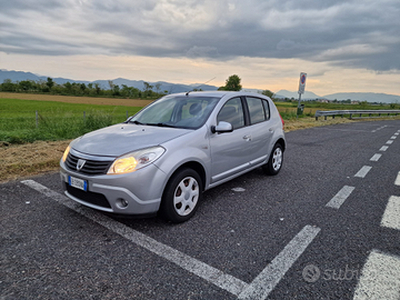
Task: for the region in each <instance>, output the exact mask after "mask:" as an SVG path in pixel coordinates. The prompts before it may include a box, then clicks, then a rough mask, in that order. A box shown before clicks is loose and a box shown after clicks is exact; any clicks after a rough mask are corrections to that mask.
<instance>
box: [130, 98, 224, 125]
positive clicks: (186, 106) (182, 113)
mask: <svg viewBox="0 0 400 300" xmlns="http://www.w3.org/2000/svg"><path fill="white" fill-rule="evenodd" d="M218 100H219V99H218V98H214V97H195V96H193V97H187V96H180V97H168V96H166V97H164V98H162V99H160V100H158V101H156V102H153V103H152V104H151V105H149V106H147V107H146V108H144V109H143V110H141V111H140V112H139V113H137V114H136V115H135V116H134V117H133V118H132V119H131V120H130V122H138V123H141V124H143V125H157V126H168V127H177V128H192V129H196V128H199V127H200V126H202V125H203V124H204V123H205V121H206V120H207V118H208V117H209V115H210V113H211V111H212V110H213V108H214V107H215V105H216V104H217V102H218Z"/></svg>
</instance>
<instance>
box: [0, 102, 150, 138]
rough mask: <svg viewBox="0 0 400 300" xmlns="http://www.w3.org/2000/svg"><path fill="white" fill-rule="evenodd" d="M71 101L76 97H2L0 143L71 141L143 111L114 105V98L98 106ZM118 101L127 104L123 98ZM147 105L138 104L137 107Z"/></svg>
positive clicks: (137, 108)
mask: <svg viewBox="0 0 400 300" xmlns="http://www.w3.org/2000/svg"><path fill="white" fill-rule="evenodd" d="M24 96H26V95H24ZM33 96H38V95H33ZM55 97H56V98H59V97H60V96H55ZM71 98H74V97H66V99H65V100H66V101H67V102H60V101H49V100H48V99H47V100H45V101H39V100H26V99H25V100H22V99H10V98H0V141H3V142H7V143H11V144H22V143H31V142H34V141H38V140H44V141H45V140H51V141H55V140H65V139H72V138H76V137H78V136H80V135H82V134H84V133H86V132H90V131H92V130H95V129H98V128H102V127H105V126H109V125H111V124H115V123H119V122H123V121H124V120H126V118H127V115H133V114H135V113H136V112H137V111H138V110H139V109H140V107H137V106H136V107H135V106H123V105H121V104H120V103H119V104H116V103H113V100H114V99H107V100H108V101H109V103H110V104H109V105H104V104H103V105H95V104H88V103H86V104H81V103H75V101H76V100H79V99H80V98H78V97H75V98H78V99H71ZM61 100H62V99H61ZM71 100H75V101H71ZM83 100H84V101H85V99H83ZM96 100H98V99H96ZM118 100H119V102H121V103H125V102H126V101H125V100H124V99H122V100H123V101H120V100H121V99H118ZM118 100H117V101H118ZM130 101H131V102H132V100H130ZM147 103H148V101H147ZM147 103H142V102H139V103H136V105H138V104H144V105H146V104H147ZM132 104H134V102H132ZM36 112H37V114H36Z"/></svg>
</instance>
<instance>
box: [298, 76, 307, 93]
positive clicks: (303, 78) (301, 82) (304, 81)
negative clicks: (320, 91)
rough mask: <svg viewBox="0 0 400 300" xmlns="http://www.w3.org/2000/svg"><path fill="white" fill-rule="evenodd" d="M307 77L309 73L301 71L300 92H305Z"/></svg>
mask: <svg viewBox="0 0 400 300" xmlns="http://www.w3.org/2000/svg"><path fill="white" fill-rule="evenodd" d="M306 79H307V73H303V72H302V73H300V82H299V94H304V89H305V87H306Z"/></svg>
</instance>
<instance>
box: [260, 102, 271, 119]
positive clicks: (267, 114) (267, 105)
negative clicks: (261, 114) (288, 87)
mask: <svg viewBox="0 0 400 300" xmlns="http://www.w3.org/2000/svg"><path fill="white" fill-rule="evenodd" d="M262 103H263V105H264V111H265V119H267V120H269V118H270V112H269V103H268V101H266V100H262Z"/></svg>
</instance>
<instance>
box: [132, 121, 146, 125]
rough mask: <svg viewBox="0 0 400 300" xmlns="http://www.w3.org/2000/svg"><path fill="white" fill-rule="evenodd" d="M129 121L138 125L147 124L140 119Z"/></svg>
mask: <svg viewBox="0 0 400 300" xmlns="http://www.w3.org/2000/svg"><path fill="white" fill-rule="evenodd" d="M129 123H133V124H136V125H147V124H145V123H142V122H139V121H138V120H135V121H129Z"/></svg>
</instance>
